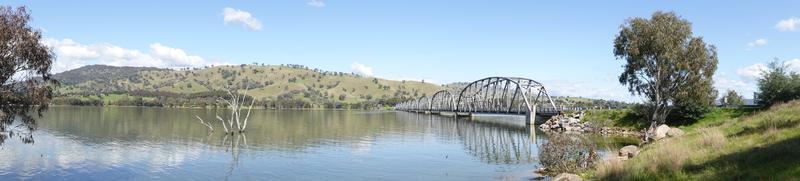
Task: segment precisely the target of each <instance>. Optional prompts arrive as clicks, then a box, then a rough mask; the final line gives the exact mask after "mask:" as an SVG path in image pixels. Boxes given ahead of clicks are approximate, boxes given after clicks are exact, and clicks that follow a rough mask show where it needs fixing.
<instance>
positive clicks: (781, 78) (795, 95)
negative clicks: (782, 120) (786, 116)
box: [758, 60, 800, 106]
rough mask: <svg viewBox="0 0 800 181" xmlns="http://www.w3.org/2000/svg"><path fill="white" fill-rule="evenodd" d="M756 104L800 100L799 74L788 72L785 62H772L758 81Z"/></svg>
mask: <svg viewBox="0 0 800 181" xmlns="http://www.w3.org/2000/svg"><path fill="white" fill-rule="evenodd" d="M758 90H759V91H760V93H759V95H758V104H759V105H763V106H771V105H773V104H777V103H781V102H787V101H791V100H795V99H800V74H798V73H797V72H792V71H791V70H789V66H788V64H787V63H786V62H782V61H777V60H776V61H773V62H771V63H770V64H769V66H768V69H767V70H766V71H765V72H763V73H762V76H761V78H759V79H758Z"/></svg>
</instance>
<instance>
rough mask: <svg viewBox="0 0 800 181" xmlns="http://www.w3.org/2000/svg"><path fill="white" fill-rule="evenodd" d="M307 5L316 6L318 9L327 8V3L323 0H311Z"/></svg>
mask: <svg viewBox="0 0 800 181" xmlns="http://www.w3.org/2000/svg"><path fill="white" fill-rule="evenodd" d="M306 4H308V5H309V6H314V7H318V8H321V7H325V2H324V1H322V0H311V1H309V2H308V3H306Z"/></svg>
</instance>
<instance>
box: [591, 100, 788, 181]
mask: <svg viewBox="0 0 800 181" xmlns="http://www.w3.org/2000/svg"><path fill="white" fill-rule="evenodd" d="M751 112H752V110H739V109H720V110H717V111H714V112H712V113H710V115H709V116H707V117H706V118H705V119H702V120H700V121H698V123H696V124H694V125H691V126H686V127H684V129H685V130H687V132H686V133H687V134H686V135H684V136H682V137H676V138H668V139H666V140H662V141H658V142H655V143H653V144H649V145H645V146H643V148H642V152H641V153H640V154H639V155H638V156H637V157H635V158H633V159H632V160H629V161H626V162H624V163H623V162H619V161H614V160H613V159H612V161H607V162H605V163H604V164H601V165H599V166H598V167H597V171H596V174H597V175H596V176H597V177H598V178H600V179H603V180H652V179H656V180H708V179H710V180H762V179H769V180H787V179H789V180H791V179H793V178H796V176H797V175H800V167H799V166H798V165H800V152H798V151H797V150H799V149H800V114H797V113H798V112H800V101H792V102H789V103H784V104H778V105H774V106H772V107H771V108H769V109H768V110H765V111H762V112H753V113H751Z"/></svg>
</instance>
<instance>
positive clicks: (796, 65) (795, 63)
mask: <svg viewBox="0 0 800 181" xmlns="http://www.w3.org/2000/svg"><path fill="white" fill-rule="evenodd" d="M786 66H787V67H789V70H791V71H794V72H797V73H800V58H795V59H792V60H789V61H786Z"/></svg>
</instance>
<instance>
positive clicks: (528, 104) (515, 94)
mask: <svg viewBox="0 0 800 181" xmlns="http://www.w3.org/2000/svg"><path fill="white" fill-rule="evenodd" d="M547 103H549V104H547ZM455 105H456V108H455V111H457V112H471V113H507V114H508V113H512V114H523V113H531V112H535V111H536V110H535V109H537V108H538V107H539V106H540V105H541V106H542V107H541V108H545V109H557V107H556V105H555V102H553V100H552V98H550V95H549V94H548V93H547V90H546V89H545V87H544V86H543V85H542V84H541V83H539V82H537V81H534V80H532V79H527V78H519V77H488V78H484V79H480V80H477V81H474V82H472V83H470V84H468V85H467V86H466V87H464V88H463V89H462V90H461V92H460V93H459V95H458V98H457V99H456V104H455Z"/></svg>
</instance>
